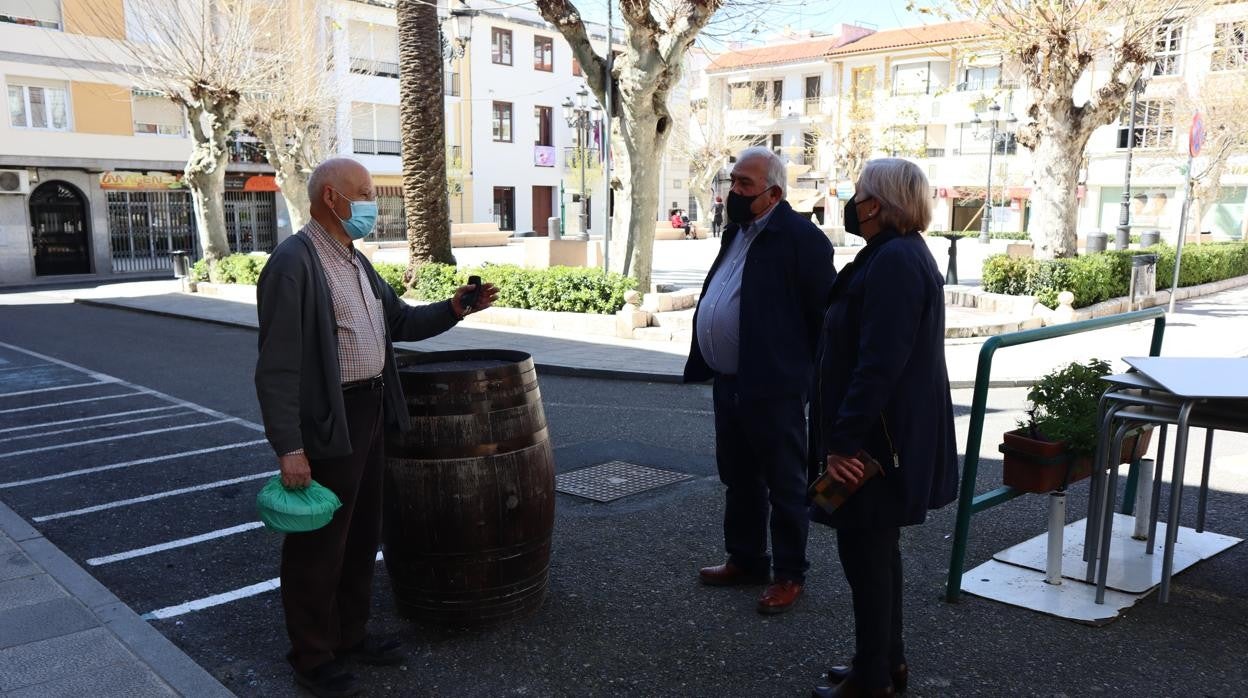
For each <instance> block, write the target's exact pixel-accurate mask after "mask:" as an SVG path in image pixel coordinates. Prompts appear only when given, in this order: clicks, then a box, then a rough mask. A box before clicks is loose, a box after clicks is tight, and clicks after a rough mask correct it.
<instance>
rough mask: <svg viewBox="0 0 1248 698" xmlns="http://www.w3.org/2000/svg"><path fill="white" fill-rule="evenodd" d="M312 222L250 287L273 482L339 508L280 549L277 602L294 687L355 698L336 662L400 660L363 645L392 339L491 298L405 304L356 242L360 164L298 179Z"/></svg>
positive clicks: (444, 322) (401, 418) (371, 207)
mask: <svg viewBox="0 0 1248 698" xmlns="http://www.w3.org/2000/svg"><path fill="white" fill-rule="evenodd" d="M308 197H309V199H310V200H311V216H312V221H311V222H310V223H308V225H307V226H306V227H304V229H303V230H300V231H299V232H298V233H297V234H295V235H292V236H291V237H290V238H288V239H287V240H284V241H283V242H282V244H280V245H278V247H277V249H276V250H274V252H273V255H272V256H271V257H270V258H269V260H268V262H267V263H266V264H265V266H264V271H263V272H262V273H261V275H260V281H259V284H258V286H257V288H256V310H257V313H258V315H259V319H260V356H259V359H258V360H257V362H256V377H255V381H256V395H257V397H258V398H259V401H260V412H261V414H262V416H263V419H264V428H265V435H266V436H267V437H268V439H269V443H270V444H272V445H273V450H274V451H275V452H276V454H277V459H278V463H279V465H280V468H281V477H282V484H283V485H285V486H286V487H288V488H292V489H297V488H303V487H307V486H308V484H309V483H310V482H311V481H312V480H313V479H315V480H316V481H317V482H318V483H320V484H321V485H324V486H325V487H328V488H329V489H330V490H332V491H333V492H334V493H335V494H337V495H338V498H339V499H340V500H341V501H342V507H341V508H340V509H339V510H338V511H337V512H336V513H335V514H334V517H333V520H332V521H330V523H329V524H328V525H326V526H325V527H323V528H321V529H318V530H316V531H311V532H308V533H292V534H288V535H287V536H286V539H285V541H284V542H283V545H282V567H281V579H282V606H283V608H284V609H285V612H286V630H287V633H288V634H289V635H290V643H291V650H290V653H289V654H288V655H287V658H288V659H289V660H290V663H291V665H292V666H293V667H294V670H295V680H296V681H297V682H298V683H299V684H300V685H302V686H304V687H306V688H308V689H309V690H311V691H312V692H313V693H314V694H316V695H318V696H340V695H353V694H354V693H356V692H358V690H359V687H358V685H357V684H356V680H355V677H354V676H353V675H352V674H350V673H347V672H345V671H343V670H342V669H341V668H339V665H338V664H337V663H336V662H335V660H336V659H345V658H353V659H357V660H359V661H361V662H365V663H370V664H394V663H397V662H398V661H401V660H402V657H401V655H399V653H398V648H399V644H398V643H397V642H396V641H393V640H390V641H383V640H381V639H378V638H374V637H369V636H368V635H367V633H366V630H365V626H366V624H367V621H368V611H369V598H370V596H371V592H372V579H373V568H374V566H375V563H376V556H377V547H378V543H379V538H380V535H381V487H382V485H381V482H382V477H381V474H382V464H383V458H384V456H383V453H382V433H383V430H384V429H385V428H387V427H389V428H397V429H404V430H405V429H407V428H408V426H409V424H408V420H407V410H406V408H405V406H404V403H403V392H402V388H401V387H400V385H399V377H398V370H397V369H396V367H395V360H394V352H393V348H392V346H391V342H392V341H395V340H397V341H415V340H419V339H426V338H428V337H432V336H434V335H436V334H440V333H442V332H444V331H446V330H448V329H450V328H451V327H453V326H454V325H455V324H456V323H457V322H459V320H461V319H463V317H464V316H465V315H467V314H469V313H471V312H475V311H476V310H480V309H483V308H486V307H489V305H490V304H491V303H492V302H493V300H494V297H495V295H496V293H497V291H496V290H495V289H494V287H493V286H492V285H490V284H482V288H481V289H480V291H479V293H478V299H477V302H476V304H475V307H466V306H465V302H464V294H465V293H467V292H468V291H470V290H472V288H471V287H468V286H465V287H462V288H460V289H459V290H458V291H456V292H455V295H454V297H453V298H451V299H450V300H447V301H443V302H441V303H434V304H432V305H426V306H423V307H413V306H409V305H407V304H406V303H404V302H403V301H402V300H400V299H399V298H398V297H397V296H396V295H395V293H394V290H393V289H391V288H390V286H389V285H388V284H387V283H386V282H384V281H382V280H381V277H379V276H378V275H377V272H376V271H374V270H373V267H372V265H371V264H369V262H368V260H367V259H366V258H365V257H364V255H362V254H360V253H359V252H358V251H357V250H356V249H355V247H354V246H353V245H352V242H353V241H354V240H359V239H362V238H364V237H365V236H367V235H368V234H369V232H371V230H372V227H373V222H374V220H375V219H376V215H377V202H376V198H375V193H374V191H373V183H372V178H371V177H370V176H369V173H368V170H367V169H365V168H364V166H363V165H361V164H359V163H358V162H355V161H354V160H349V159H345V158H336V159H333V160H329V161H327V162H325V163H323V164H321V165H320V166H319V167H317V168H316V170H315V171H314V172H313V173H312V176H311V178H310V179H309V181H308Z"/></svg>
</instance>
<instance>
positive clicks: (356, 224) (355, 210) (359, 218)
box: [329, 187, 377, 240]
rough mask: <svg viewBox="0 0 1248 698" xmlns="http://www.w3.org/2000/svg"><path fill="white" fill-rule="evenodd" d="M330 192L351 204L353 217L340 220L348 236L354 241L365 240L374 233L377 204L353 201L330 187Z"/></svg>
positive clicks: (374, 202)
mask: <svg viewBox="0 0 1248 698" xmlns="http://www.w3.org/2000/svg"><path fill="white" fill-rule="evenodd" d="M329 190H330V191H332V192H334V193H335V194H337V195H338V196H341V197H342V198H344V199H347V201H350V202H351V217H350V218H346V219H342V218H339V219H338V220H340V221H342V227H343V229H344V230H346V231H347V235H350V236H351V239H352V240H363V239H364V238H366V237H368V234H369V233H371V232H373V224H374V223H376V222H377V202H376V201H351V199H348V198H347V197H346V196H344V195H343V194H342V192H340V191H338V190H337V189H334V188H333V187H330V189H329ZM334 215H335V216H337V215H338V214H337V213H335V214H334Z"/></svg>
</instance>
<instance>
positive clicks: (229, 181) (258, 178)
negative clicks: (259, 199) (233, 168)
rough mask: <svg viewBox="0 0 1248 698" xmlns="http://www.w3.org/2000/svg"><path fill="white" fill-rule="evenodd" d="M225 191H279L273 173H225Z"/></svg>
mask: <svg viewBox="0 0 1248 698" xmlns="http://www.w3.org/2000/svg"><path fill="white" fill-rule="evenodd" d="M225 189H226V191H281V190H280V189H279V188H278V186H277V178H276V177H274V176H273V175H249V174H227V175H225Z"/></svg>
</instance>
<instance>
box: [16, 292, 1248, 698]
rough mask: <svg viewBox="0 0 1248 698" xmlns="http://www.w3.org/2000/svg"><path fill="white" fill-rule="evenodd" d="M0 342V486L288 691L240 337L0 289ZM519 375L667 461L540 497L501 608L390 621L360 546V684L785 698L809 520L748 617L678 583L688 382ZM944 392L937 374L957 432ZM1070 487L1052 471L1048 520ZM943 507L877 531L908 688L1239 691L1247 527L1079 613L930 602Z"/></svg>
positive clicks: (746, 608)
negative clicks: (536, 555)
mask: <svg viewBox="0 0 1248 698" xmlns="http://www.w3.org/2000/svg"><path fill="white" fill-rule="evenodd" d="M0 343H4V344H5V345H8V346H0V362H4V363H0V500H3V501H4V502H5V503H6V504H8V505H9V506H11V507H13V508H14V509H15V510H16V511H17V512H18V513H19V514H21V515H22V516H23V517H25V518H26V519H27V520H29V521H32V522H33V523H34V525H35V526H36V527H38V528H39V529H40V530H41V532H43V534H44V535H45V536H47V537H48V539H49V540H51V541H52V542H53V543H54V544H56V545H57V546H59V547H60V548H61V549H62V550H64V551H65V552H66V553H68V554H69V555H70V556H71V557H73V558H74V559H75V560H76V561H78V562H79V564H81V565H82V566H83V567H85V568H86V569H87V570H88V571H89V572H91V573H92V574H93V575H95V576H96V577H97V578H98V579H100V580H101V581H102V582H103V583H104V584H106V585H107V586H108V587H110V588H111V589H112V590H113V591H114V592H115V593H116V594H117V595H118V596H119V597H120V598H121V599H122V600H124V601H125V602H126V603H128V604H129V605H131V606H132V607H133V608H134V609H135V610H136V611H138V612H139V613H141V614H152V621H151V622H152V623H153V624H154V625H155V627H156V628H158V629H159V630H160V631H161V632H163V633H165V634H166V635H167V636H168V637H169V638H171V639H172V640H173V641H174V642H175V643H177V644H178V645H179V646H180V647H182V648H183V649H184V650H185V651H186V652H188V653H189V654H190V655H191V656H192V657H193V658H194V659H195V660H196V661H198V662H199V663H200V664H202V665H203V666H204V667H206V668H207V669H208V670H209V671H210V672H212V673H213V674H214V675H215V676H217V677H218V678H219V679H220V680H221V681H222V682H223V683H225V685H226V686H227V687H229V688H230V689H231V690H233V691H235V692H236V693H238V694H239V695H246V696H252V695H255V696H260V695H264V696H283V695H296V691H295V690H294V687H293V684H292V683H291V680H290V673H289V669H288V668H287V665H286V664H285V661H284V659H283V654H284V652H285V636H284V630H283V626H282V621H281V607H280V603H279V600H278V595H277V593H276V592H275V591H273V590H272V588H271V585H269V584H268V583H269V582H270V580H273V579H274V578H276V577H277V550H278V546H279V544H280V539H279V537H278V536H276V535H275V534H272V533H269V532H267V531H265V530H264V529H262V528H256V527H254V522H255V521H256V517H255V514H254V508H253V507H254V495H255V492H256V491H257V490H258V489H259V487H260V485H261V484H262V483H263V482H264V478H265V477H267V473H269V472H271V471H272V470H273V469H274V467H275V465H274V459H273V458H272V455H271V453H270V452H269V450H268V447H267V446H266V445H265V444H263V443H255V442H257V441H259V440H260V439H261V438H262V435H261V434H260V433H259V432H258V431H257V429H256V427H257V425H256V422H258V421H259V414H258V409H257V407H256V405H255V400H254V393H253V390H252V385H251V371H252V366H253V364H254V360H255V335H254V333H253V332H250V331H246V330H238V329H229V328H223V327H218V326H214V325H208V324H201V323H195V322H190V321H184V320H172V319H166V318H157V317H149V316H143V315H137V314H134V313H126V312H119V311H111V310H103V309H96V308H87V307H83V306H73V305H65V304H49V305H38V306H4V307H0ZM28 352H34V353H35V354H38V355H41V356H37V355H32V354H31V353H28ZM57 361H63V362H69V363H70V364H72V365H62V364H59V363H57ZM540 380H541V388H542V394H543V398H544V402H545V406H546V410H547V414H548V416H549V420H550V426H551V440H552V443H553V444H554V446H555V448H556V451H555V454H556V463H557V469H558V471H559V472H567V471H570V470H574V469H578V468H582V467H586V466H590V465H594V464H597V463H601V462H604V461H608V460H616V459H620V460H627V461H630V462H634V463H638V464H642V465H648V466H652V467H656V468H663V469H667V470H674V471H679V472H683V473H688V474H690V475H692V476H693V478H692V479H691V480H688V481H685V482H683V483H679V484H676V485H670V486H667V487H664V488H661V489H657V490H653V491H651V492H648V493H643V494H639V495H634V496H632V497H628V498H625V499H622V500H618V501H616V502H614V503H611V504H597V503H592V502H589V501H586V500H581V499H577V498H573V497H569V496H566V495H560V496H559V500H558V507H559V508H558V513H557V519H556V530H555V541H554V544H555V552H554V557H553V561H552V568H551V586H550V592H549V594H548V597H547V600H546V602H545V604H544V605H543V607H542V609H541V611H540V612H539V613H537V614H536V615H534V616H532V617H530V618H528V619H525V620H522V621H518V622H514V623H511V624H509V625H506V626H503V627H501V628H495V629H492V630H487V631H473V632H449V631H439V630H431V629H427V628H422V627H417V626H414V625H411V624H409V623H407V622H405V621H403V620H401V619H400V618H398V617H397V616H396V614H395V613H394V611H393V606H392V602H391V597H390V589H389V586H388V581H387V578H386V575H385V573H384V569H383V568H382V567H379V573H378V575H377V578H376V579H377V588H376V595H375V601H374V609H375V626H376V630H377V631H379V632H385V633H395V634H398V635H401V636H402V637H404V639H405V640H406V641H407V643H408V646H407V650H408V652H409V661H408V662H407V663H406V664H405V665H404V666H403V667H400V668H397V669H394V668H392V669H378V670H373V669H366V670H361V671H360V672H359V673H360V674H361V676H362V678H363V679H364V681H365V682H366V684H367V685H368V686H369V694H370V695H395V696H399V695H403V696H408V695H434V696H461V695H462V696H487V695H489V696H497V695H536V696H548V695H549V696H582V695H615V694H620V695H624V694H627V695H644V696H650V695H665V696H666V695H673V696H676V695H680V696H684V695H697V696H702V695H741V696H799V695H806V694H807V693H808V691H809V689H810V687H811V686H812V685H813V684H814V683H815V682H816V681H817V679H818V677H819V674H820V673H821V671H822V670H823V669H824V668H826V666H827V665H829V664H832V663H839V661H840V660H842V659H844V658H845V657H847V656H848V655H849V654H850V653H851V652H852V644H853V639H852V638H853V632H852V619H851V617H850V614H849V599H848V590H847V587H846V584H845V582H844V579H843V577H842V576H841V573H840V570H839V564H838V563H837V561H836V555H835V547H834V544H833V537H832V535H831V533H830V532H829V531H826V530H822V529H820V528H818V527H815V528H814V529H812V535H811V543H810V557H811V560H812V564H813V566H812V570H811V576H810V580H809V586H808V589H807V593H806V597H805V598H804V599H802V601H801V602H800V603H799V605H798V607H796V608H795V609H794V611H793V612H791V613H789V614H786V615H783V616H779V617H773V618H764V617H761V616H759V615H757V614H756V613H755V612H754V610H753V608H754V602H755V600H756V595H757V590H755V589H707V588H702V587H700V586H698V585H697V583H696V580H695V570H696V568H697V567H698V566H700V565H703V564H710V563H714V562H718V561H719V560H720V558H721V555H722V553H721V549H720V545H721V543H720V532H719V531H720V506H721V500H722V492H721V486H720V485H719V483H718V480H717V479H716V477H715V475H714V460H713V445H714V444H713V431H712V420H711V414H710V396H709V390H708V389H707V388H706V387H703V386H675V385H663V384H644V383H630V382H618V381H602V380H587V379H573V378H561V377H556V376H542V377H541V379H540ZM1022 400H1023V395H1022V391H1019V390H1005V391H1000V392H999V393H995V394H994V396H993V400H992V405H993V406H994V411H993V412H992V413H991V414H990V416H989V420H988V423H987V425H986V427H985V433H986V434H987V435H988V436H987V437H986V439H985V441H986V442H987V443H985V446H984V449H983V455H984V457H985V458H989V459H992V458H994V457H995V456H996V454H995V449H996V440H995V435H997V434H999V433H1000V432H1001V431H1004V430H1006V429H1009V428H1011V427H1012V426H1013V422H1014V420H1015V419H1017V418H1018V417H1019V416H1020V411H1019V408H1020V406H1021V404H1022ZM969 401H970V394H969V391H959V392H958V393H956V394H955V402H957V403H959V404H960V405H962V406H961V407H959V414H960V417H959V433H960V435H961V436H960V439H962V440H964V438H965V436H964V435H965V430H966V423H967V418H966V416H965V413H966V409H965V405H966V404H968V403H969ZM1192 450H1193V452H1196V453H1199V452H1200V441H1199V440H1197V441H1196V442H1195V444H1194V445H1193V449H1192ZM1246 451H1248V442H1246V441H1245V440H1243V439H1236V438H1234V437H1226V438H1221V437H1220V439H1219V442H1218V443H1217V449H1216V451H1215V452H1216V453H1217V454H1230V455H1235V454H1242V453H1244V452H1246ZM1189 470H1191V468H1189ZM1242 470H1243V469H1242V468H1241V470H1240V471H1239V472H1231V471H1230V470H1229V469H1226V468H1218V469H1215V472H1214V478H1213V481H1214V488H1215V489H1214V492H1213V494H1212V495H1211V499H1210V514H1209V522H1208V525H1209V527H1210V529H1212V530H1215V531H1218V532H1221V533H1226V534H1230V535H1236V536H1240V537H1245V536H1248V499H1246V498H1245V497H1244V494H1245V493H1248V478H1246V477H1245V475H1244V474H1243V472H1242ZM980 475H981V477H980V483H979V488H980V490H981V491H982V490H985V489H988V488H990V487H993V486H995V485H996V484H997V480H998V479H999V462H998V461H996V460H989V461H987V462H986V463H985V464H984V467H983V470H982V471H981V474H980ZM1085 492H1086V486H1083V485H1080V486H1076V487H1075V488H1074V490H1073V491H1072V494H1071V497H1070V499H1071V502H1070V506H1069V509H1070V512H1071V514H1070V518H1071V519H1074V518H1077V517H1078V516H1079V515H1080V514H1079V512H1081V511H1082V510H1083V507H1084V506H1085V499H1084V496H1085ZM1192 499H1194V497H1193V498H1189V500H1188V501H1192ZM1188 518H1190V517H1185V522H1186V523H1189V524H1190V521H1188V520H1187V519H1188ZM952 521H953V511H952V507H950V508H946V509H945V510H942V511H940V512H936V513H935V514H934V515H933V517H932V520H931V521H930V522H929V523H928V524H927V525H925V526H921V527H915V528H911V529H908V530H906V532H905V534H904V536H903V550H904V551H905V565H906V587H907V588H906V612H907V615H908V617H907V621H906V622H907V640H908V643H909V660H910V663H911V666H912V677H913V678H912V687H913V688H912V691H911V694H912V695H918V696H929V695H930V696H934V695H954V696H964V695H965V696H1005V695H1010V696H1027V695H1036V696H1056V695H1066V696H1078V695H1120V694H1121V695H1139V696H1172V695H1200V696H1234V695H1244V694H1245V693H1246V689H1245V688H1244V686H1245V685H1246V683H1248V668H1245V665H1244V662H1243V651H1244V648H1245V647H1248V581H1246V576H1245V575H1244V574H1243V571H1244V570H1245V569H1248V546H1243V545H1240V546H1236V547H1234V548H1232V549H1231V550H1230V551H1228V552H1226V553H1224V554H1222V555H1219V556H1218V557H1216V558H1214V559H1212V560H1209V561H1206V562H1203V563H1201V564H1198V565H1197V566H1196V567H1194V568H1192V569H1191V570H1189V571H1187V572H1185V573H1183V574H1182V575H1180V576H1179V577H1177V578H1176V580H1175V587H1174V590H1173V594H1172V600H1171V603H1170V604H1168V605H1165V606H1162V605H1159V604H1158V603H1157V601H1156V598H1155V596H1150V597H1147V598H1145V599H1144V600H1142V601H1140V602H1139V603H1138V604H1137V605H1136V606H1135V607H1134V608H1132V609H1130V610H1129V611H1128V612H1127V613H1126V614H1125V615H1124V616H1123V617H1122V618H1120V619H1119V620H1117V621H1115V622H1113V623H1110V624H1108V625H1106V626H1103V627H1095V628H1094V627H1089V626H1084V625H1079V624H1076V623H1072V622H1069V621H1064V620H1059V619H1056V618H1053V617H1050V616H1046V615H1041V614H1039V613H1035V612H1032V611H1027V610H1023V609H1020V608H1015V607H1011V606H1006V605H1002V604H999V603H995V602H992V601H987V600H983V599H977V598H974V597H964V599H963V601H962V602H961V603H959V604H955V605H950V604H946V603H944V602H943V601H940V600H938V599H939V596H940V595H941V592H942V589H943V582H944V575H945V571H946V568H947V565H948V552H949V540H948V535H949V533H950V532H951V531H952ZM1044 521H1045V502H1044V499H1043V498H1042V497H1028V498H1024V499H1021V500H1017V501H1015V502H1013V503H1010V504H1008V505H1005V506H1002V507H998V508H997V509H994V510H992V511H991V512H988V513H985V514H983V515H981V516H979V517H977V518H976V520H975V529H974V534H975V535H974V536H973V539H972V544H971V547H970V552H969V558H968V566H973V565H975V564H978V563H980V562H982V561H984V560H986V559H988V558H989V557H990V556H991V555H992V554H993V553H994V552H996V551H998V550H1000V549H1002V548H1004V547H1006V546H1007V545H1010V544H1013V543H1017V542H1020V541H1022V540H1024V539H1027V538H1029V537H1031V536H1033V535H1035V534H1037V533H1039V532H1040V531H1041V530H1042V529H1043V526H1044ZM210 536H213V537H210ZM200 606H202V608H200Z"/></svg>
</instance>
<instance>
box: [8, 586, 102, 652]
mask: <svg viewBox="0 0 1248 698" xmlns="http://www.w3.org/2000/svg"><path fill="white" fill-rule="evenodd" d="M99 625H100V621H99V619H98V618H96V617H95V615H94V614H92V613H91V612H90V611H88V610H87V609H85V608H83V607H82V604H80V603H78V602H77V601H75V600H73V599H70V598H64V599H54V600H52V601H44V602H43V603H37V604H31V605H29V606H19V607H17V608H10V609H9V610H7V611H0V649H4V648H6V647H13V646H14V645H25V644H28V643H31V642H38V641H39V640H47V639H48V638H52V637H59V636H61V635H70V634H72V633H76V632H79V631H81V630H86V629H87V628H94V627H97V626H99Z"/></svg>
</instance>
